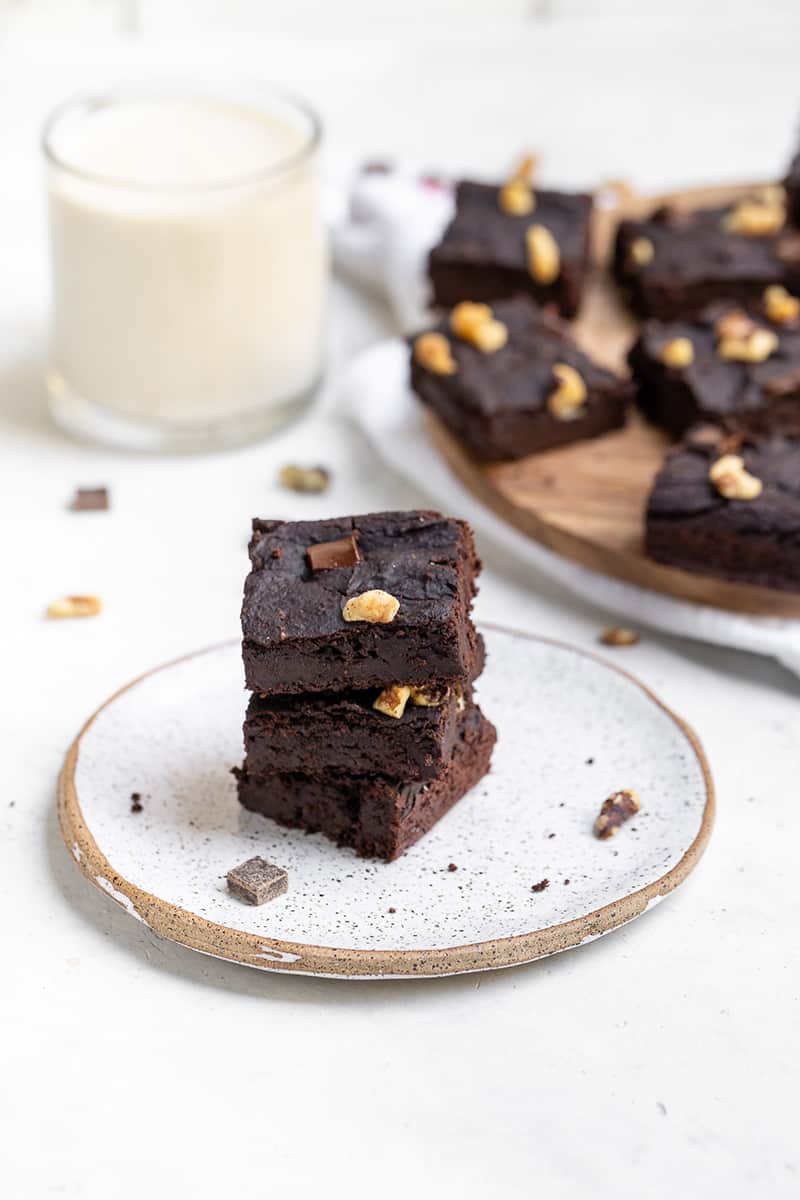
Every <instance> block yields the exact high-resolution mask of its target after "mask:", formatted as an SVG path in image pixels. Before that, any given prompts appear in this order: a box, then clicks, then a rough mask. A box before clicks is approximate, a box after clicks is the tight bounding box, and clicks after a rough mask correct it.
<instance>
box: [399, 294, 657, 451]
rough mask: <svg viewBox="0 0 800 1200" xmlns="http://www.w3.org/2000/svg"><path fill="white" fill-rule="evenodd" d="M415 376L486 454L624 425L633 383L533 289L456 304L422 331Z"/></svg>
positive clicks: (460, 433) (439, 410)
mask: <svg viewBox="0 0 800 1200" xmlns="http://www.w3.org/2000/svg"><path fill="white" fill-rule="evenodd" d="M411 385H412V387H413V389H414V391H415V392H416V393H417V395H418V396H419V398H420V400H421V401H422V403H423V404H425V405H427V406H428V407H429V408H430V409H432V410H433V412H435V413H436V414H437V416H439V417H440V418H441V420H442V421H443V422H444V423H445V424H446V425H447V426H448V428H450V429H451V430H452V431H453V433H455V434H456V435H457V437H459V438H460V439H461V440H462V441H463V442H464V443H465V444H466V445H467V446H468V447H469V449H470V450H471V451H472V453H473V454H474V455H475V456H476V457H477V458H480V459H484V460H491V459H517V458H522V457H524V456H525V455H526V454H535V453H537V452H538V451H541V450H550V449H552V448H553V447H554V446H561V445H564V444H565V443H567V442H574V441H578V440H580V439H581V438H588V437H596V436H597V435H598V434H601V433H606V432H607V431H608V430H610V429H617V428H619V426H621V425H622V424H623V422H624V420H625V410H626V408H627V404H628V402H629V400H630V399H631V398H632V396H633V386H632V384H631V383H630V382H629V381H628V380H624V379H620V378H619V377H617V376H616V375H613V374H611V372H610V371H606V370H605V369H604V368H602V367H599V366H597V365H596V364H595V363H594V362H592V360H591V359H590V358H588V357H587V355H585V354H583V353H582V352H581V351H580V350H579V349H578V347H577V346H576V344H575V342H574V341H573V339H572V337H571V335H570V333H569V330H568V329H567V327H566V326H565V325H564V324H562V322H560V321H559V320H558V319H557V318H556V317H554V316H551V315H549V314H547V313H544V312H542V310H541V309H539V308H538V307H537V305H536V304H534V302H533V301H532V300H530V299H529V298H528V297H526V296H518V297H515V298H514V299H513V300H503V301H500V302H499V303H497V304H494V305H492V306H491V307H489V306H488V305H476V304H471V303H464V304H460V305H458V306H457V307H456V308H455V309H454V310H453V312H452V313H450V314H449V315H448V317H447V318H445V319H444V320H442V321H441V322H440V323H439V325H438V326H437V327H436V329H435V330H434V331H432V332H428V333H423V334H421V335H420V336H419V337H417V338H415V339H414V340H413V343H412V350H411Z"/></svg>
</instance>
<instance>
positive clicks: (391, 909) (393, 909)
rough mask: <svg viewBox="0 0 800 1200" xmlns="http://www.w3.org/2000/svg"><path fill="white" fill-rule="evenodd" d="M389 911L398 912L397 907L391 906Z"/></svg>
mask: <svg viewBox="0 0 800 1200" xmlns="http://www.w3.org/2000/svg"><path fill="white" fill-rule="evenodd" d="M389 912H390V913H396V912H397V909H396V908H390V909H389Z"/></svg>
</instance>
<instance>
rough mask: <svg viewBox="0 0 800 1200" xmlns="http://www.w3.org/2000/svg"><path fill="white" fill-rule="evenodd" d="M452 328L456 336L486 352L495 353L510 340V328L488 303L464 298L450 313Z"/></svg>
mask: <svg viewBox="0 0 800 1200" xmlns="http://www.w3.org/2000/svg"><path fill="white" fill-rule="evenodd" d="M450 328H451V329H452V331H453V333H454V334H455V335H456V337H459V338H461V340H462V341H464V342H470V343H471V344H472V345H473V346H476V347H477V348H478V350H482V351H483V353H484V354H494V352H495V351H496V350H500V349H501V348H502V347H503V346H505V344H506V342H507V341H508V329H507V328H506V326H505V325H504V324H503V322H502V321H496V320H495V318H494V314H493V313H492V310H491V308H490V307H489V305H488V304H473V303H472V301H470V300H463V301H462V302H461V303H460V304H457V305H456V306H455V308H454V309H453V311H452V313H451V314H450Z"/></svg>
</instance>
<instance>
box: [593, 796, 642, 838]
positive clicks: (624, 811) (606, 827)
mask: <svg viewBox="0 0 800 1200" xmlns="http://www.w3.org/2000/svg"><path fill="white" fill-rule="evenodd" d="M641 807H642V805H641V801H640V800H639V793H638V792H635V791H634V790H633V788H623V789H622V790H621V791H619V792H612V793H611V795H610V796H609V797H608V798H607V799H606V800H604V801H603V803H602V806H601V808H600V812H599V814H598V816H597V820H596V821H595V823H594V833H595V837H599V838H601V839H602V840H603V841H605V840H606V839H607V838H610V837H613V836H614V834H615V833H617V831H618V830H619V827H620V825H624V823H625V822H626V821H627V820H629V819H630V818H631V817H634V816H635V815H636V813H638V811H639V809H640V808H641Z"/></svg>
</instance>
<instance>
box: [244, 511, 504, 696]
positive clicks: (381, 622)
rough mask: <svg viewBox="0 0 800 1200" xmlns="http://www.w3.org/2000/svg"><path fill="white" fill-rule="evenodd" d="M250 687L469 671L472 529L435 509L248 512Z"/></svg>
mask: <svg viewBox="0 0 800 1200" xmlns="http://www.w3.org/2000/svg"><path fill="white" fill-rule="evenodd" d="M250 561H251V568H252V569H251V571H250V574H249V575H248V577H247V580H246V582H245V589H244V603H243V606H242V633H243V648H242V651H243V658H244V667H245V678H246V684H247V687H248V688H250V689H251V690H253V691H256V692H259V693H262V694H264V695H281V694H291V693H297V692H334V691H344V690H347V689H350V688H354V689H363V688H373V687H374V688H384V687H389V686H391V685H393V684H396V683H398V682H402V683H405V684H410V685H423V684H427V683H431V682H448V681H457V680H463V679H474V678H475V675H476V673H477V668H476V660H477V659H478V658H479V656H480V654H481V649H480V647H479V643H478V636H477V634H476V632H475V629H474V626H473V625H472V622H471V620H470V617H469V610H470V605H471V603H472V598H473V596H474V594H475V576H476V574H477V572H478V570H479V568H480V564H479V562H478V559H477V556H476V553H475V545H474V542H473V538H472V531H471V529H470V528H469V526H468V525H467V524H466V523H465V522H464V521H456V520H450V519H447V518H445V517H443V516H441V514H439V513H436V512H423V511H419V512H394V513H370V514H367V515H365V516H359V517H340V518H338V519H334V520H325V521H262V520H255V521H253V536H252V539H251V542H250Z"/></svg>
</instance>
